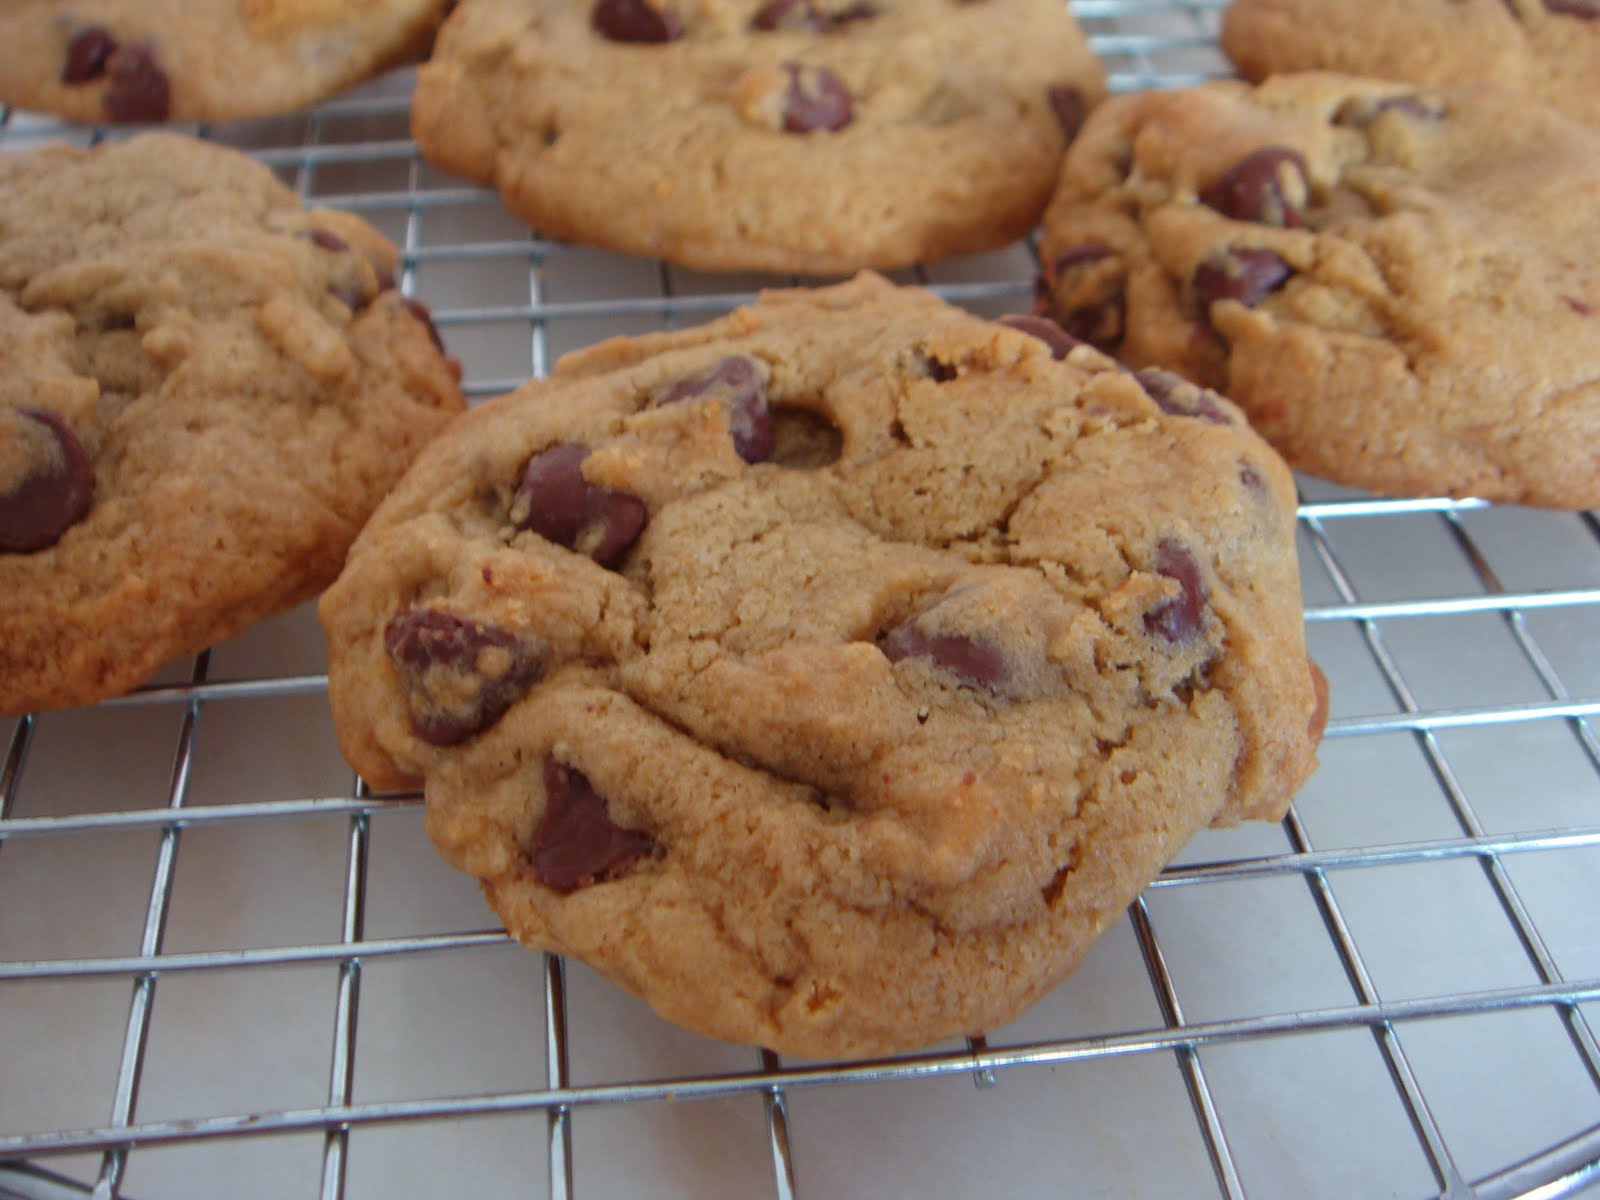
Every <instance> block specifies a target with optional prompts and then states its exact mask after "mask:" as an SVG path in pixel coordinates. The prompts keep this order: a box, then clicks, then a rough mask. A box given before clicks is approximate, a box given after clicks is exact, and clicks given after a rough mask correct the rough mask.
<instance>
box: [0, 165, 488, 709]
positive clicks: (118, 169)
mask: <svg viewBox="0 0 1600 1200" xmlns="http://www.w3.org/2000/svg"><path fill="white" fill-rule="evenodd" d="M0 193H3V194H4V195H5V197H6V203H5V204H4V206H0V596H3V597H5V602H4V603H3V604H0V713H17V712H25V711H28V710H32V709H37V708H54V707H60V706H64V705H70V704H81V703H88V702H90V701H93V700H98V699H101V698H104V697H107V696H112V695H116V694H118V693H120V692H123V691H126V690H127V689H128V688H130V687H132V686H134V685H135V684H137V683H139V682H141V681H142V680H144V679H145V678H147V677H148V676H149V675H150V674H151V673H152V672H153V671H154V670H155V669H156V668H157V667H159V666H160V665H161V664H162V663H164V662H166V661H167V660H169V659H171V658H172V657H174V656H176V655H179V654H184V653H190V652H193V651H196V650H199V649H201V648H202V647H204V646H206V645H209V644H211V643H213V642H215V641H218V640H221V639H222V638H226V637H229V636H231V635H232V634H234V633H236V632H238V631H239V630H240V629H242V628H244V626H246V625H247V624H249V623H250V622H252V621H254V620H257V619H258V618H260V617H263V616H266V615H268V614H270V613H273V612H276V611H278V610H280V609H283V608H287V607H289V606H291V605H293V604H296V603H298V602H300V601H301V600H304V599H306V598H307V597H309V596H311V595H312V594H314V593H315V592H316V591H318V590H319V589H320V588H321V587H323V586H324V585H325V584H327V582H328V581H329V580H331V579H332V578H333V577H334V576H335V575H336V574H337V573H338V571H339V567H340V565H341V564H342V563H343V561H344V553H345V550H346V549H347V548H348V547H349V545H350V542H351V540H352V539H353V538H354V537H355V535H356V533H357V531H358V530H359V529H360V528H361V525H362V523H363V522H364V521H365V520H366V518H367V517H368V515H370V513H371V512H372V509H373V508H374V506H376V504H377V502H378V500H379V499H380V498H381V497H382V496H383V494H384V493H385V492H386V491H387V490H388V489H389V487H390V486H391V485H392V484H393V483H394V481H395V480H396V479H397V478H398V477H399V476H400V473H401V472H402V471H403V470H404V469H405V467H406V465H407V463H409V461H410V460H411V458H412V456H413V455H414V454H415V453H416V451H417V449H418V448H419V447H420V446H421V445H422V443H423V442H424V441H426V440H427V439H428V438H429V437H431V436H432V435H433V434H434V433H435V432H436V431H438V430H439V429H440V428H441V427H442V426H443V425H444V424H445V423H446V422H447V421H448V420H449V419H450V418H451V417H452V416H454V415H455V414H456V413H457V412H459V411H460V410H461V408H462V407H463V401H462V397H461V393H460V389H459V388H458V386H457V382H456V379H457V372H456V368H455V365H454V364H453V363H452V362H450V361H449V360H447V359H446V358H445V357H444V355H443V353H442V352H441V351H440V349H439V347H438V346H437V345H436V343H435V341H434V339H433V337H432V336H430V335H431V333H432V330H431V326H430V324H429V322H428V320H427V316H426V310H424V309H423V308H422V306H421V305H419V304H417V303H416V302H414V301H410V300H406V299H404V298H402V297H401V296H400V295H399V294H398V293H397V292H394V291H392V290H385V289H386V286H387V285H388V277H389V273H390V271H391V270H392V268H393V265H394V262H395V257H396V256H395V251H394V248H393V247H392V246H390V245H389V244H388V242H386V241H385V240H384V239H383V237H382V236H381V235H379V234H378V233H377V231H375V230H373V229H372V228H371V227H369V226H368V225H366V224H365V223H364V222H362V221H361V220H359V219H357V218H356V217H353V216H350V215H348V214H345V213H339V212H332V211H327V210H314V211H310V212H308V211H306V210H305V209H303V208H301V206H300V204H299V202H298V201H297V200H296V199H295V197H294V194H293V193H292V192H291V191H289V189H288V188H286V187H284V186H283V185H282V184H281V183H279V182H278V181H277V180H276V179H275V178H274V177H273V175H272V173H271V172H270V171H269V170H267V169H266V168H265V167H262V166H260V165H258V164H256V163H254V162H251V161H250V160H249V159H248V158H246V157H245V156H244V155H242V154H239V153H237V152H235V151H232V150H226V149H223V148H220V147H217V146H214V145H209V144H207V143H203V142H197V141H193V140H191V139H188V138H181V137H177V136H174V135H168V134H148V135H145V136H142V137H138V138H134V139H132V140H130V141H127V142H124V143H116V144H107V145H104V146H102V147H100V148H97V149H95V150H90V151H82V150H76V149H72V148H69V147H66V146H50V147H46V148H44V149H41V150H38V151H34V152H32V153H28V154H10V155H0Z"/></svg>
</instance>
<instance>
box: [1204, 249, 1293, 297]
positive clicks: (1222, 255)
mask: <svg viewBox="0 0 1600 1200" xmlns="http://www.w3.org/2000/svg"><path fill="white" fill-rule="evenodd" d="M1293 274H1294V270H1293V268H1291V267H1290V266H1289V264H1288V263H1286V262H1284V261H1283V259H1281V258H1279V257H1278V256H1277V255H1276V254H1274V253H1273V252H1272V251H1271V250H1264V249H1261V248H1260V247H1257V246H1228V247H1226V248H1225V249H1222V250H1219V251H1217V252H1216V253H1215V254H1213V255H1212V256H1211V257H1210V258H1208V259H1206V261H1205V262H1203V263H1201V264H1200V265H1199V266H1198V267H1196V268H1195V272H1194V298H1195V302H1196V303H1197V304H1199V305H1200V307H1201V308H1202V309H1209V308H1210V307H1211V306H1212V305H1213V304H1215V303H1216V302H1217V301H1218V300H1237V301H1238V302H1239V303H1240V304H1243V305H1244V306H1245V307H1246V308H1254V307H1255V306H1256V305H1257V304H1260V303H1261V302H1262V301H1263V300H1265V299H1266V298H1267V297H1268V296H1270V295H1272V293H1273V292H1275V291H1277V290H1278V289H1279V288H1281V287H1282V286H1283V285H1284V284H1285V283H1287V282H1288V281H1289V277H1290V276H1291V275H1293Z"/></svg>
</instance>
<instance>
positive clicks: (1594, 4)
mask: <svg viewBox="0 0 1600 1200" xmlns="http://www.w3.org/2000/svg"><path fill="white" fill-rule="evenodd" d="M1544 7H1545V11H1546V12H1551V13H1554V14H1555V15H1556V16H1558V17H1577V18H1578V20H1580V21H1593V20H1596V19H1600V0H1544Z"/></svg>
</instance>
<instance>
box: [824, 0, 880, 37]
mask: <svg viewBox="0 0 1600 1200" xmlns="http://www.w3.org/2000/svg"><path fill="white" fill-rule="evenodd" d="M877 15H878V6H877V5H876V4H868V3H867V2H866V0H856V2H855V3H854V4H847V5H845V6H844V7H843V8H836V9H834V10H833V11H832V12H825V13H823V17H824V18H825V19H826V21H827V22H828V28H827V29H826V30H825V31H824V32H829V33H831V32H832V31H833V30H835V29H838V28H840V27H841V26H843V25H853V24H855V23H856V22H857V21H871V20H873V19H874V18H876V17H877Z"/></svg>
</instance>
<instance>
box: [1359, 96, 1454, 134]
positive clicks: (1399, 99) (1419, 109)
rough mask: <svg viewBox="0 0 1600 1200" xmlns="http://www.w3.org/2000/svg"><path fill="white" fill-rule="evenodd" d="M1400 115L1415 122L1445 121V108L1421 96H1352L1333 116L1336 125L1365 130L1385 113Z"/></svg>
mask: <svg viewBox="0 0 1600 1200" xmlns="http://www.w3.org/2000/svg"><path fill="white" fill-rule="evenodd" d="M1390 112H1392V113H1398V114H1399V115H1400V116H1402V117H1406V118H1408V119H1410V120H1413V121H1439V120H1443V119H1444V106H1443V105H1441V104H1439V103H1437V102H1430V101H1426V100H1424V99H1422V97H1420V96H1352V97H1350V99H1348V100H1346V101H1345V102H1344V103H1343V104H1341V105H1339V108H1338V110H1337V111H1336V112H1335V113H1334V114H1333V123H1334V124H1335V125H1344V126H1347V127H1350V128H1354V129H1365V128H1366V127H1367V126H1368V125H1370V124H1372V122H1374V121H1376V120H1377V119H1378V118H1379V117H1381V116H1382V115H1383V114H1384V113H1390Z"/></svg>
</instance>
